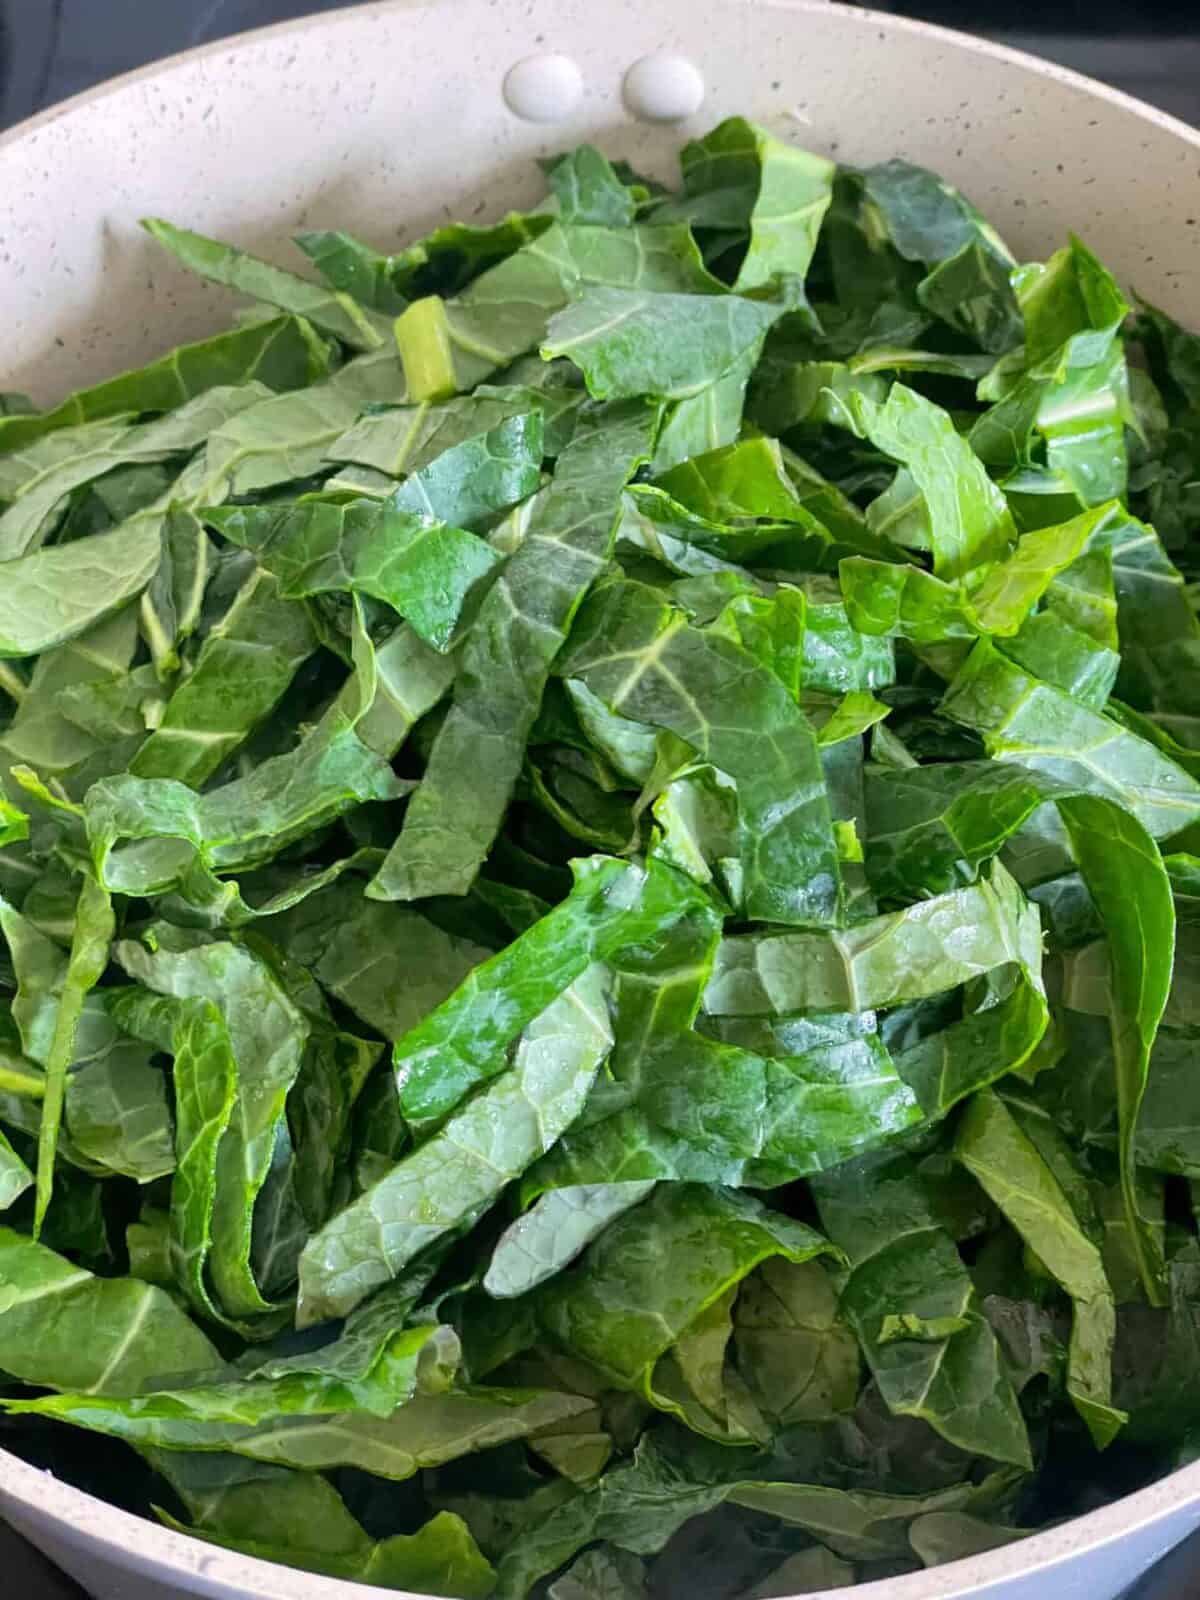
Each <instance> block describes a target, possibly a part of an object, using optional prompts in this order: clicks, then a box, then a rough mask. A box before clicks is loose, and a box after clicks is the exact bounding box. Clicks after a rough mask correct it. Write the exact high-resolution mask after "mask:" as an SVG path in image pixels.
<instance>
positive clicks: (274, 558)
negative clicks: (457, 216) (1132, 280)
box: [0, 119, 1200, 1600]
mask: <svg viewBox="0 0 1200 1600" xmlns="http://www.w3.org/2000/svg"><path fill="white" fill-rule="evenodd" d="M682 164H683V176H682V187H681V188H680V189H679V190H678V191H676V192H668V191H667V190H664V189H662V188H661V187H659V186H658V185H656V184H654V183H652V182H650V181H647V180H644V179H642V178H640V177H638V176H637V175H636V174H635V173H634V172H632V171H631V170H629V169H628V168H626V167H625V166H624V165H623V164H621V163H616V164H614V163H610V162H609V161H608V160H607V159H606V158H605V157H604V156H603V155H602V154H601V153H600V152H599V151H597V150H595V149H593V148H591V147H589V146H584V147H583V148H581V149H579V150H576V151H574V152H573V153H571V154H569V155H566V156H562V157H560V158H557V159H555V160H553V161H550V162H547V163H546V164H545V166H546V171H547V175H548V180H549V187H550V191H551V192H550V194H549V197H548V198H547V200H546V201H545V203H544V204H543V205H541V206H540V207H539V208H538V209H537V210H534V211H532V212H530V213H527V214H522V215H515V214H514V215H511V216H509V217H506V218H505V219H504V220H503V221H502V222H500V223H497V224H495V225H494V226H488V227H475V226H467V225H458V224H455V225H452V226H446V227H442V228H439V229H438V230H437V231H436V232H434V233H433V234H431V235H429V236H428V237H427V238H424V239H422V240H421V241H420V242H418V243H416V244H413V245H410V246H409V247H407V248H405V249H402V250H399V251H398V252H397V253H395V254H391V255H386V254H382V253H379V252H378V251H376V250H375V249H373V248H371V247H369V246H368V245H366V244H364V243H362V242H360V241H359V240H357V239H356V238H353V237H351V236H349V235H347V234H344V233H334V232H326V233H315V234H307V235H304V236H302V237H301V239H300V240H299V243H300V245H301V247H302V249H303V250H304V251H305V252H306V254H307V255H308V257H309V258H310V260H311V263H312V266H313V267H314V268H315V270H316V273H318V274H319V275H320V280H322V281H317V279H316V278H310V277H303V276H297V275H293V274H292V273H290V272H287V271H284V270H281V269H280V268H278V267H276V266H273V265H269V264H267V263H265V262H263V261H259V260H257V259H255V258H253V257H251V256H249V255H246V254H244V253H242V252H241V251H239V250H235V249H233V248H231V247H229V246H226V245H222V244H217V243H215V242H213V241H210V240H208V239H204V238H201V237H200V236H198V235H196V234H193V233H188V232H185V231H183V230H181V229H179V228H176V227H174V226H171V225H168V224H167V223H164V222H151V223H149V224H148V227H149V230H150V232H151V233H152V234H153V235H154V237H155V238H156V239H157V240H158V241H159V242H160V243H161V244H162V245H164V246H166V248H167V249H168V250H169V251H171V252H173V253H174V255H175V256H177V257H179V258H180V259H181V260H182V261H183V262H184V263H186V264H187V265H188V266H189V267H191V268H193V269H195V270H196V271H197V272H199V273H201V274H202V275H204V276H205V277H207V278H209V279H212V280H215V281H216V282H218V283H221V284H225V285H227V286H229V287H230V288H232V289H235V290H238V291H240V292H241V293H243V294H245V295H248V296H250V297H251V299H252V301H253V307H252V309H250V310H249V311H247V312H245V313H243V314H242V315H241V316H240V317H239V318H238V319H237V321H236V323H235V325H234V327H233V328H232V330H231V331H229V332H227V333H223V334H220V335H218V336H216V337H214V338H211V339H207V340H205V341H203V342H201V343H199V344H193V345H189V346H185V347H182V348H180V349H177V350H175V351H173V352H171V353H170V354H169V355H167V356H164V357H163V358H162V359H161V360H158V361H156V362H154V363H152V364H151V365H150V366H147V367H144V368H142V369H141V370H140V371H136V372H132V373H126V374H124V375H123V376H120V377H117V378H114V379H112V380H111V381H110V382H107V383H103V384H101V385H99V386H97V387H95V388H91V389H86V390H83V391H81V392H80V393H77V394H74V395H72V396H71V397H70V398H69V399H67V400H65V401H63V402H62V404H60V405H58V406H56V407H55V408H54V409H52V410H48V411H38V410H35V409H34V408H33V407H32V406H31V405H30V404H29V403H28V402H27V401H25V400H23V399H22V398H21V397H19V396H15V395H7V396H4V397H2V402H0V561H3V563H4V565H3V568H0V658H3V659H0V691H2V694H0V702H2V703H3V705H4V711H3V713H2V714H0V769H2V773H3V778H2V783H3V787H2V789H0V842H2V843H3V846H4V848H3V849H2V850H0V891H2V896H3V897H2V898H0V929H2V931H3V945H2V947H0V1125H2V1128H3V1132H2V1133H0V1209H2V1210H3V1212H4V1217H3V1226H2V1227H0V1374H2V1384H3V1389H2V1400H0V1404H2V1405H3V1410H4V1415H3V1419H2V1420H0V1443H3V1444H5V1445H8V1446H10V1447H12V1448H14V1449H16V1450H18V1451H19V1452H20V1453H22V1454H23V1455H25V1456H27V1457H28V1458H29V1459H32V1460H35V1461H39V1462H42V1463H44V1464H48V1465H51V1466H52V1467H53V1468H54V1469H55V1470H56V1471H58V1472H60V1473H62V1474H64V1475H65V1476H67V1477H70V1478H72V1479H73V1480H74V1481H77V1482H80V1483H84V1484H86V1485H93V1486H94V1485H96V1484H99V1485H100V1486H102V1488H103V1489H104V1490H105V1492H107V1493H109V1494H110V1495H111V1494H114V1493H115V1494H118V1495H119V1496H121V1497H122V1499H123V1502H124V1503H126V1504H130V1505H135V1506H137V1507H139V1508H141V1509H143V1510H146V1511H148V1512H149V1511H151V1510H152V1509H153V1510H154V1511H156V1512H157V1514H158V1515H159V1516H160V1517H162V1518H163V1519H164V1520H166V1521H168V1522H170V1523H172V1525H180V1526H187V1527H190V1528H191V1529H192V1531H193V1532H195V1533H196V1534H197V1535H198V1536H200V1537H202V1538H205V1539H208V1540H211V1541H213V1542H214V1543H217V1544H222V1545H227V1546H231V1547H233V1548H236V1549H240V1550H244V1551H249V1552H251V1553H253V1554H255V1555H259V1556H263V1557H266V1558H269V1559H272V1560H277V1561H282V1562H286V1563H290V1564H292V1565H295V1566H300V1567H306V1568H310V1569H312V1570H314V1571H317V1572H323V1573H330V1574H335V1575H338V1576H342V1577H350V1578H357V1579H361V1580H362V1581H364V1582H368V1583H374V1584H378V1585H382V1586H384V1587H394V1588H403V1589H416V1590H423V1591H427V1592H430V1593H433V1594H442V1595H453V1596H461V1597H463V1600H474V1597H479V1600H483V1597H485V1596H488V1595H490V1594H495V1595H496V1596H497V1600H523V1597H524V1596H526V1595H527V1594H529V1593H531V1592H534V1591H536V1592H542V1591H543V1590H544V1587H545V1585H546V1584H547V1583H549V1584H550V1594H551V1595H552V1596H553V1597H554V1600H589V1597H593V1596H599V1595H603V1596H605V1597H608V1600H611V1597H613V1596H619V1597H622V1600H637V1597H642V1596H646V1595H652V1596H654V1597H658V1600H665V1597H670V1596H673V1595H674V1594H676V1593H678V1594H680V1595H683V1594H691V1593H693V1592H694V1589H695V1583H696V1576H695V1575H696V1572H697V1571H698V1570H701V1567H700V1565H699V1564H700V1563H703V1568H702V1570H703V1571H704V1572H705V1573H706V1575H707V1585H708V1590H709V1591H710V1592H711V1594H712V1595H713V1596H715V1597H725V1596H728V1597H731V1600H732V1597H744V1600H759V1597H766V1596H770V1595H777V1594H796V1593H802V1592H806V1591H807V1592H813V1591H816V1590H825V1589H829V1588H836V1587H840V1586H844V1585H847V1584H851V1583H853V1582H855V1581H858V1580H862V1579H869V1578H872V1577H878V1576H882V1575H888V1574H896V1573H902V1572H906V1571H910V1570H914V1569H916V1568H919V1567H920V1566H921V1565H922V1564H926V1565H928V1564H933V1563H936V1562H939V1561H943V1560H947V1559H953V1558H955V1557H957V1556H960V1555H964V1554H968V1553H971V1552H974V1551H979V1550H984V1549H988V1548H990V1547H993V1546H997V1545H1000V1544H1003V1543H1005V1542H1007V1541H1009V1540H1012V1539H1017V1538H1020V1537H1021V1536H1022V1535H1023V1534H1024V1533H1026V1532H1028V1531H1029V1530H1030V1529H1032V1528H1034V1527H1037V1526H1040V1525H1045V1524H1046V1523H1047V1522H1052V1521H1055V1520H1057V1519H1061V1518H1063V1517H1067V1516H1070V1515H1073V1514H1075V1513H1076V1512H1079V1511H1081V1510H1085V1509H1088V1508H1089V1507H1091V1506H1093V1505H1095V1504H1098V1503H1100V1502H1101V1501H1103V1500H1104V1499H1106V1498H1111V1497H1113V1496H1115V1495H1118V1494H1121V1493H1123V1492H1125V1491H1127V1490H1128V1489H1129V1488H1131V1487H1134V1486H1136V1485H1139V1484H1141V1483H1143V1482H1145V1481H1147V1480H1148V1479H1149V1478H1150V1477H1152V1476H1154V1475H1155V1474H1157V1473H1160V1472H1163V1471H1166V1470H1168V1469H1169V1468H1171V1467H1172V1466H1173V1465H1176V1464H1178V1463H1179V1462H1181V1461H1184V1460H1187V1459H1189V1458H1190V1457H1191V1456H1192V1455H1194V1454H1196V1453H1197V1452H1198V1451H1200V1384H1198V1383H1197V1381H1196V1380H1197V1374H1198V1373H1200V1241H1198V1239H1197V1228H1196V1215H1195V1202H1196V1195H1195V1193H1194V1191H1193V1188H1192V1184H1193V1182H1194V1180H1197V1179H1200V1088H1198V1085H1200V1072H1198V1071H1197V1068H1198V1065H1200V1049H1198V1046H1200V979H1198V974H1200V627H1198V625H1197V620H1196V615H1195V608H1194V605H1193V598H1194V597H1193V593H1192V589H1191V587H1190V586H1189V579H1190V578H1191V577H1193V576H1194V575H1196V574H1198V573H1200V541H1198V537H1197V536H1198V535H1200V339H1198V338H1197V337H1196V336H1193V335H1191V334H1189V333H1187V332H1185V331H1183V330H1182V329H1180V328H1179V327H1178V326H1176V325H1175V323H1173V322H1172V321H1171V320H1170V318H1169V317H1167V316H1165V315H1163V314H1162V313H1160V312H1159V311H1157V310H1155V309H1153V308H1152V307H1150V306H1146V305H1142V306H1140V307H1139V308H1138V310H1137V311H1136V312H1135V313H1133V314H1132V315H1131V314H1130V308H1129V306H1128V305H1127V304H1126V302H1125V300H1124V298H1123V297H1122V294H1121V291H1120V289H1119V288H1118V286H1117V285H1116V283H1115V282H1114V281H1113V279H1112V278H1111V277H1110V275H1109V274H1108V273H1107V272H1106V271H1105V269H1104V267H1103V266H1101V265H1100V263H1099V262H1098V261H1097V260H1096V259H1095V257H1094V256H1093V255H1091V254H1090V253H1089V251H1088V250H1087V248H1086V247H1085V246H1084V245H1083V244H1082V243H1081V242H1080V241H1078V240H1076V239H1072V240H1071V241H1070V242H1068V243H1067V244H1066V245H1065V246H1064V247H1063V248H1062V249H1061V250H1059V251H1058V252H1057V253H1056V254H1055V255H1053V256H1052V257H1051V258H1050V259H1049V260H1048V261H1047V262H1045V263H1030V264H1018V263H1016V262H1015V261H1014V260H1013V258H1012V256H1011V255H1010V254H1009V252H1008V250H1007V249H1006V247H1005V246H1004V244H1003V243H1002V242H1001V240H1000V239H999V238H998V237H997V235H996V234H995V233H994V232H993V230H992V229H991V228H990V227H989V226H988V225H987V223H986V222H985V221H984V220H983V218H982V217H980V215H979V214H978V213H977V212H976V211H975V210H974V208H973V207H972V206H971V205H970V204H969V203H968V202H967V201H966V200H965V199H964V198H963V197H962V196H961V195H959V194H958V193H956V192H955V191H954V190H953V189H952V188H950V187H949V186H947V185H946V184H944V183H942V182H940V181H939V180H938V179H937V178H935V177H934V176H932V175H931V174H929V173H927V172H925V171H922V170H921V169H918V168H915V167H912V166H910V165H908V164H907V163H905V162H902V161H890V162H887V163H885V164H884V165H882V166H877V167H873V168H870V169H867V170H859V169H851V168H836V167H834V166H833V165H832V164H831V163H829V162H828V161H825V160H823V159H822V158H820V157H818V156H815V155H810V154H806V153H804V152H802V151H799V150H796V149H793V148H791V147H789V146H787V145H784V144H782V143H780V142H779V141H777V140H776V139H774V138H773V137H771V136H770V135H768V134H767V133H765V132H764V131H763V130H761V129H759V128H756V127H754V126H752V125H751V124H748V123H746V122H744V121H742V120H740V119H733V120H731V121H728V122H725V123H724V124H722V125H721V126H720V127H719V128H717V129H716V130H715V131H714V132H713V133H711V134H710V135H709V136H708V137H707V138H704V139H702V140H700V141H698V142H696V143H692V144H689V145H688V146H687V147H686V148H685V149H684V151H683V156H682ZM64 1424H71V1425H72V1426H71V1427H66V1426H64ZM85 1434H86V1436H85ZM114 1486H117V1487H114Z"/></svg>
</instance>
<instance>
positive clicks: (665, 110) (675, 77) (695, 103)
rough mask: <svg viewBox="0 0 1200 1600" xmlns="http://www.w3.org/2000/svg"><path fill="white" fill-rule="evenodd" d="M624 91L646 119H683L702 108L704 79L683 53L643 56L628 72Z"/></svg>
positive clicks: (630, 104)
mask: <svg viewBox="0 0 1200 1600" xmlns="http://www.w3.org/2000/svg"><path fill="white" fill-rule="evenodd" d="M621 92H622V94H623V95H624V97H625V104H626V105H627V106H628V108H629V110H630V111H631V112H632V113H633V115H634V116H635V117H640V118H641V119H642V121H643V122H682V121H683V119H684V118H685V117H690V116H694V115H695V113H696V112H697V111H699V109H700V106H701V104H702V102H703V100H704V79H703V78H702V77H701V76H700V69H699V68H698V67H697V66H695V65H694V64H693V63H692V62H691V61H688V60H687V59H686V58H685V57H684V56H669V55H653V56H643V57H642V59H641V60H640V61H635V62H634V63H633V65H632V66H631V67H630V69H629V71H628V72H627V73H626V74H625V82H624V85H623V86H622V91H621Z"/></svg>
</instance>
